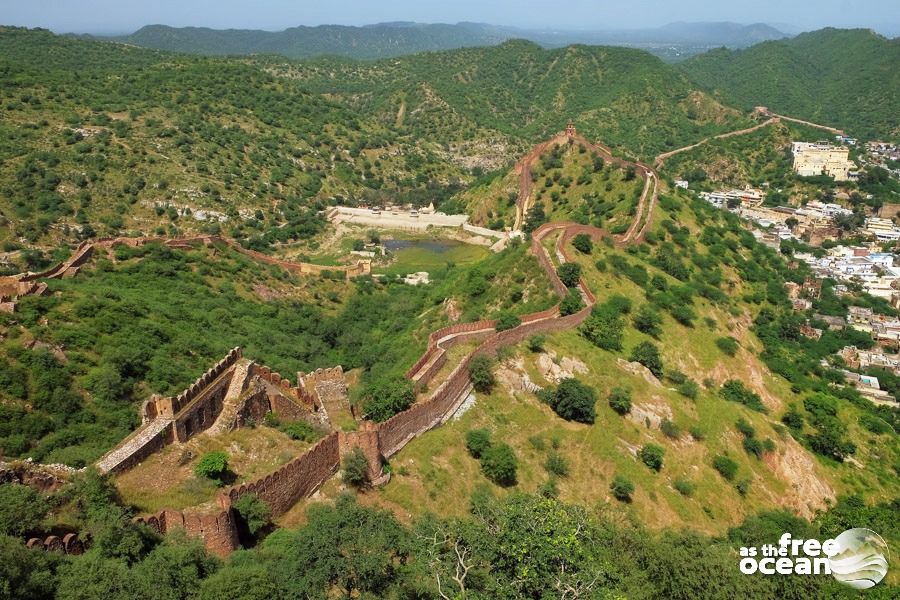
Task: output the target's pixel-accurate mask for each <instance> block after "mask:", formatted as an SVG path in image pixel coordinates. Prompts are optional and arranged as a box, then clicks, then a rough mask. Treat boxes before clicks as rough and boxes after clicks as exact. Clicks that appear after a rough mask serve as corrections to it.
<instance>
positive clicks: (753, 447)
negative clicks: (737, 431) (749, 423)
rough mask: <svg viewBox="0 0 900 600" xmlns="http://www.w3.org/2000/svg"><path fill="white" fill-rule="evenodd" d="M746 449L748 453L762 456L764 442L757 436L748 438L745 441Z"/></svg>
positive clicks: (758, 456) (757, 456)
mask: <svg viewBox="0 0 900 600" xmlns="http://www.w3.org/2000/svg"><path fill="white" fill-rule="evenodd" d="M743 446H744V451H745V452H746V453H747V454H752V455H753V456H755V457H756V458H760V459H761V458H762V456H763V444H762V442H761V441H759V440H758V439H756V438H752V437H751V438H746V439H745V440H744V442H743Z"/></svg>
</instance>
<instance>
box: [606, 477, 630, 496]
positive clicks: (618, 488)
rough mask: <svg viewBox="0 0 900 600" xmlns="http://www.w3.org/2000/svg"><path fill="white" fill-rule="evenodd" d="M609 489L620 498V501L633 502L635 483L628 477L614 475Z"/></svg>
mask: <svg viewBox="0 0 900 600" xmlns="http://www.w3.org/2000/svg"><path fill="white" fill-rule="evenodd" d="M609 490H610V492H612V495H613V498H615V499H616V500H619V501H620V502H631V495H632V494H633V493H634V484H633V483H632V482H631V480H630V479H628V478H627V477H624V476H622V475H616V476H615V477H613V480H612V483H611V484H610V486H609Z"/></svg>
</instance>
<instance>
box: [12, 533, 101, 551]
mask: <svg viewBox="0 0 900 600" xmlns="http://www.w3.org/2000/svg"><path fill="white" fill-rule="evenodd" d="M25 545H26V546H28V547H29V548H41V549H42V550H46V551H47V552H62V553H63V554H69V555H71V556H78V555H80V554H84V550H85V546H86V544H85V543H84V542H83V541H82V540H80V539H79V538H78V534H77V533H67V534H66V535H64V536H63V537H58V536H55V535H51V536H49V537H47V538H45V539H41V538H31V539H30V540H28V542H27V543H26V544H25Z"/></svg>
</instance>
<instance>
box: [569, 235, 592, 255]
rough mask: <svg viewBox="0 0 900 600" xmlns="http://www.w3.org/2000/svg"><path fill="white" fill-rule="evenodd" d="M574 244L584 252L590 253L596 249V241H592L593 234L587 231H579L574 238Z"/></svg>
mask: <svg viewBox="0 0 900 600" xmlns="http://www.w3.org/2000/svg"><path fill="white" fill-rule="evenodd" d="M572 245H573V246H575V249H576V250H578V251H579V252H582V253H584V254H590V253H591V251H592V250H593V249H594V242H593V241H591V236H589V235H588V234H586V233H579V234H578V235H576V236H575V238H574V239H573V240H572Z"/></svg>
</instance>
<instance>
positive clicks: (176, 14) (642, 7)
mask: <svg viewBox="0 0 900 600" xmlns="http://www.w3.org/2000/svg"><path fill="white" fill-rule="evenodd" d="M383 21H417V22H420V23H456V22H458V21H476V22H480V23H492V24H495V25H512V26H518V27H532V28H534V27H551V28H559V29H600V28H619V27H626V28H640V27H657V26H660V25H665V24H667V23H671V22H675V21H733V22H736V23H758V22H765V23H772V24H790V25H793V26H796V27H797V28H798V29H801V30H812V29H819V28H821V27H825V26H834V27H872V28H874V29H876V30H878V31H885V30H887V31H897V30H898V28H900V1H898V0H739V1H734V0H626V1H624V2H623V1H621V0H615V1H612V0H541V1H537V0H444V1H442V2H435V1H433V0H316V1H309V0H255V1H243V2H241V1H237V0H0V24H4V25H20V26H26V27H44V28H47V29H51V30H53V31H55V32H57V33H66V32H76V33H83V32H88V33H106V32H115V33H130V32H132V31H135V30H136V29H138V28H140V27H142V26H143V25H150V24H157V23H159V24H164V25H172V26H174V27H185V26H198V27H211V28H214V29H266V30H270V31H281V30H283V29H286V28H288V27H295V26H297V25H321V24H325V23H333V24H340V25H366V24H371V23H378V22H383Z"/></svg>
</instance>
